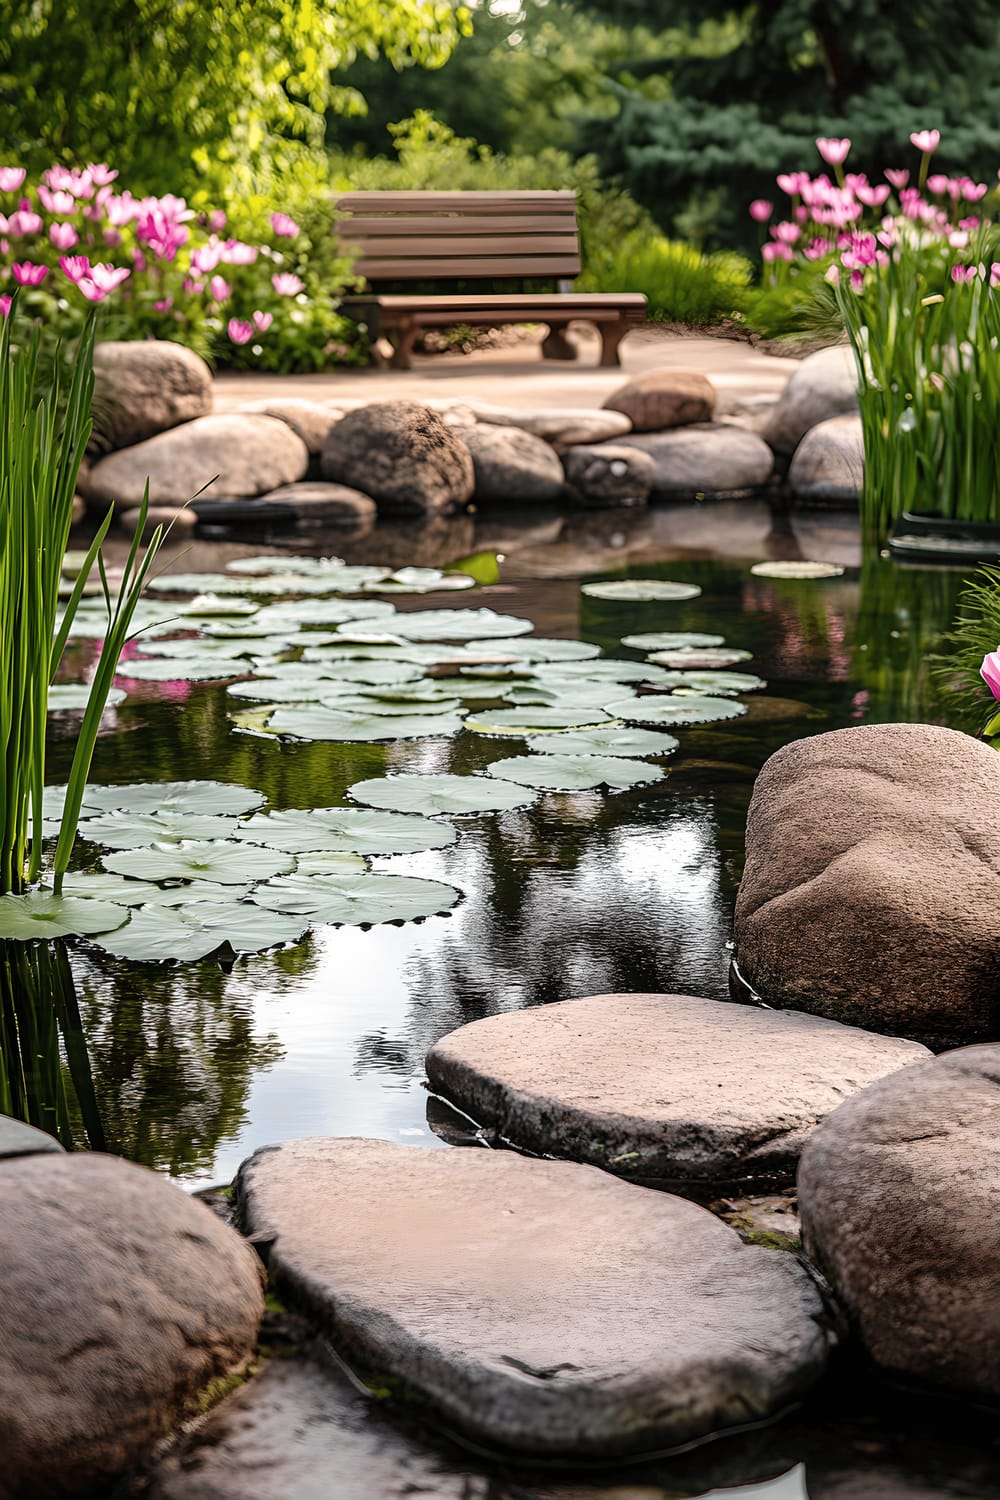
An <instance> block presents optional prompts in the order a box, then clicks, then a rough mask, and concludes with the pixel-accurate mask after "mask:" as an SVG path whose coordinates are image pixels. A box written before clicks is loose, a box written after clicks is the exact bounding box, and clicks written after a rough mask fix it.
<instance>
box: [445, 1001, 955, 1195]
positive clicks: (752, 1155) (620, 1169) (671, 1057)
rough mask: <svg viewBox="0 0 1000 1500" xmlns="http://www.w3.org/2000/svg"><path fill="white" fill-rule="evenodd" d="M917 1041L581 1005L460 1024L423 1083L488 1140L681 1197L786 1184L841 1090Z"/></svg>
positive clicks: (903, 1061)
mask: <svg viewBox="0 0 1000 1500" xmlns="http://www.w3.org/2000/svg"><path fill="white" fill-rule="evenodd" d="M928 1056H929V1054H928V1052H927V1049H926V1047H921V1046H920V1045H919V1043H916V1042H904V1041H899V1040H897V1039H896V1038H895V1037H892V1038H890V1037H883V1036H875V1035H873V1034H872V1033H871V1032H867V1031H859V1030H856V1029H855V1028H854V1027H849V1026H840V1025H838V1024H837V1022H836V1021H826V1020H823V1019H821V1018H820V1017H818V1016H807V1015H802V1014H800V1013H797V1012H794V1011H774V1010H764V1009H760V1008H758V1007H756V1006H750V1005H734V1004H733V1003H732V1002H731V1001H720V1000H702V999H698V998H696V997H695V996H693V995H590V996H588V997H587V998H586V999H584V1000H564V1001H561V1002H559V1003H557V1004H554V1005H539V1006H534V1007H532V1008H531V1009H530V1010H520V1011H511V1012H506V1013H504V1014H502V1015H498V1016H487V1017H485V1018H484V1019H483V1020H480V1021H472V1022H471V1023H470V1024H469V1025H468V1026H462V1027H460V1028H459V1029H458V1031H453V1032H452V1033H451V1034H450V1035H449V1036H445V1037H442V1039H441V1040H440V1041H439V1042H438V1043H437V1044H436V1045H435V1046H434V1047H432V1048H431V1050H430V1052H429V1053H428V1054H427V1077H428V1079H429V1081H430V1086H431V1089H432V1090H433V1091H434V1093H436V1094H441V1095H443V1097H444V1098H445V1099H447V1100H448V1101H449V1102H450V1103H453V1104H456V1105H458V1107H459V1108H460V1109H461V1110H462V1111H463V1113H464V1114H466V1115H468V1116H470V1118H471V1119H473V1120H475V1121H476V1122H477V1123H478V1124H480V1125H482V1126H487V1127H488V1128H489V1129H490V1130H491V1131H492V1132H493V1133H494V1134H495V1135H496V1136H497V1137H498V1138H499V1139H502V1140H504V1141H507V1142H509V1143H510V1144H512V1145H514V1146H519V1147H521V1148H523V1149H526V1150H529V1151H533V1152H537V1153H538V1154H540V1155H545V1156H557V1157H564V1158H567V1157H568V1158H569V1159H570V1160H571V1161H584V1162H589V1163H590V1164H591V1165H592V1166H597V1167H604V1168H605V1169H606V1170H607V1171H609V1172H613V1173H615V1175H616V1176H619V1177H628V1178H634V1179H636V1180H639V1181H644V1182H650V1181H655V1182H659V1183H669V1184H670V1186H672V1187H676V1188H679V1189H680V1190H681V1191H683V1190H684V1189H685V1188H686V1187H693V1188H698V1187H704V1186H706V1185H716V1186H719V1187H723V1186H725V1187H730V1186H731V1185H733V1184H735V1183H737V1182H747V1181H754V1182H761V1181H767V1182H774V1183H781V1184H784V1183H787V1182H791V1181H792V1180H793V1178H794V1175H795V1165H796V1162H797V1161H798V1157H799V1153H800V1151H801V1150H802V1147H803V1145H804V1143H805V1141H806V1140H807V1139H808V1137H809V1133H810V1132H811V1131H812V1130H814V1129H815V1127H816V1125H817V1124H818V1123H819V1121H820V1120H822V1119H823V1118H824V1116H826V1115H828V1114H829V1113H830V1111H831V1110H834V1109H836V1108H837V1106H838V1104H840V1103H842V1101H843V1100H844V1098H845V1097H847V1095H849V1094H851V1093H853V1092H854V1091H855V1090H857V1089H862V1088H864V1087H865V1085H866V1084H868V1083H871V1082H873V1081H874V1080H875V1079H877V1078H881V1077H883V1076H884V1075H885V1074H886V1073H890V1072H894V1071H895V1070H896V1069H897V1068H905V1067H906V1066H907V1065H910V1064H913V1063H915V1062H919V1061H921V1060H922V1059H924V1058H926V1057H928Z"/></svg>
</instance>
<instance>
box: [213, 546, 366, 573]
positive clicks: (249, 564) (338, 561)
mask: <svg viewBox="0 0 1000 1500" xmlns="http://www.w3.org/2000/svg"><path fill="white" fill-rule="evenodd" d="M226 567H227V569H228V570H229V572H230V573H250V574H251V575H256V574H261V573H323V572H325V571H327V570H328V569H330V568H342V567H344V559H343V558H342V557H295V556H289V555H288V554H287V553H282V552H272V553H264V554H262V555H261V556H259V557H234V558H233V559H232V560H231V561H230V562H227V563H226ZM372 571H373V572H388V571H389V570H388V569H387V568H386V569H373V570H372Z"/></svg>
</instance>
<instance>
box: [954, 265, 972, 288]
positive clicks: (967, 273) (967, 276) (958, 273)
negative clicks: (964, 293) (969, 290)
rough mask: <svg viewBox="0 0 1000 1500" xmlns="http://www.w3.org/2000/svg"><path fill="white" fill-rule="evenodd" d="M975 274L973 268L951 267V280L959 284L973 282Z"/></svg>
mask: <svg viewBox="0 0 1000 1500" xmlns="http://www.w3.org/2000/svg"><path fill="white" fill-rule="evenodd" d="M977 274H978V273H977V271H976V268H975V266H952V268H951V279H952V281H954V282H957V283H959V284H961V283H963V282H969V281H975V279H976V276H977Z"/></svg>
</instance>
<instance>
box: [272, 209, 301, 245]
mask: <svg viewBox="0 0 1000 1500" xmlns="http://www.w3.org/2000/svg"><path fill="white" fill-rule="evenodd" d="M271 228H272V229H273V230H274V232H275V234H276V235H277V236H278V237H279V239H283V240H294V238H295V236H296V235H297V234H298V232H299V226H298V225H297V224H296V222H295V220H294V219H292V218H289V216H288V214H272V215H271Z"/></svg>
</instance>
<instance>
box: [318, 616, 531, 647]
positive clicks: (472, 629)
mask: <svg viewBox="0 0 1000 1500" xmlns="http://www.w3.org/2000/svg"><path fill="white" fill-rule="evenodd" d="M533 629H534V626H533V625H532V623H531V621H530V620H521V619H519V618H518V617H517V616H516V615H498V614H497V613H496V612H495V611H494V610H492V609H414V610H409V611H407V612H406V613H405V614H397V615H395V616H394V617H393V621H392V630H393V633H394V635H396V636H398V637H400V638H401V639H403V640H410V641H479V640H487V639H492V638H493V637H502V636H517V635H524V634H527V632H528V631H530V630H533ZM340 633H341V634H344V633H345V632H344V631H341V632H340Z"/></svg>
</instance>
